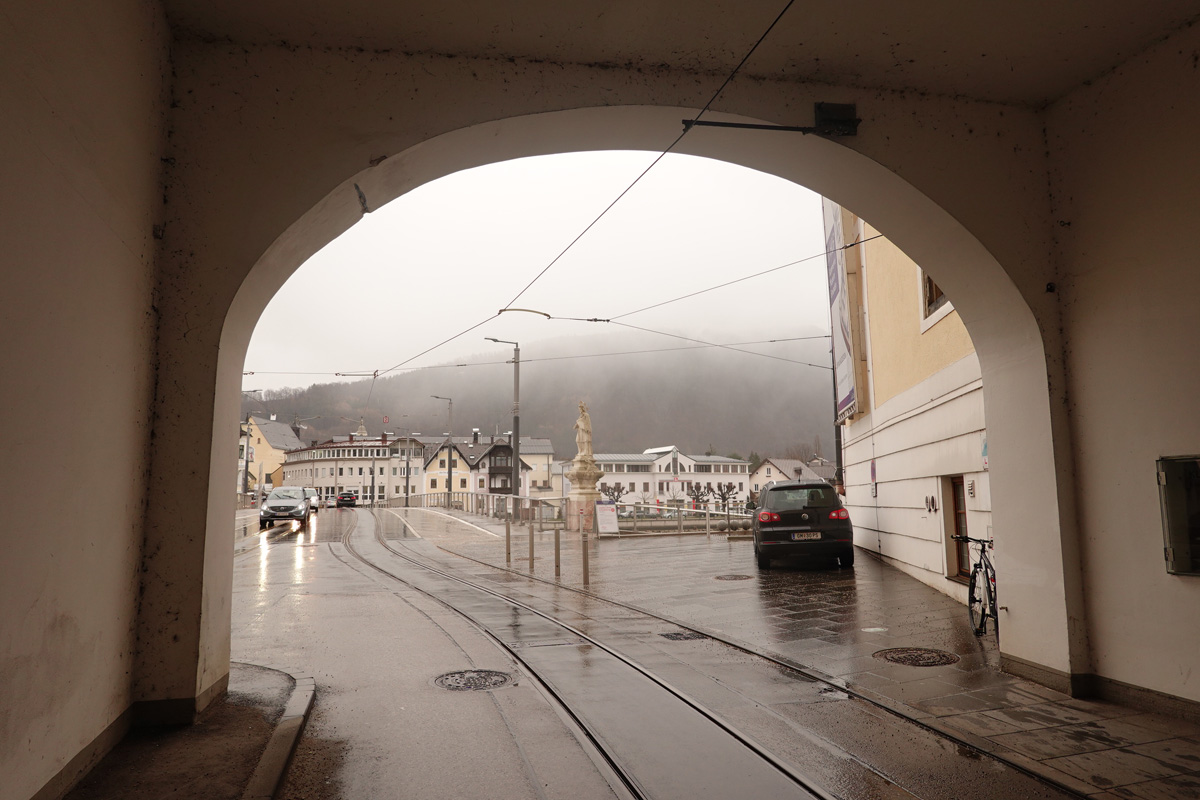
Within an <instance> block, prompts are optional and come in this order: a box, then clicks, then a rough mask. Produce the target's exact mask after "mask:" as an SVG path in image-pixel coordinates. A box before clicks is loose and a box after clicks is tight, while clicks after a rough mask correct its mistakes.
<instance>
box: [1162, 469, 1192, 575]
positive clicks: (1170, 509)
mask: <svg viewBox="0 0 1200 800" xmlns="http://www.w3.org/2000/svg"><path fill="white" fill-rule="evenodd" d="M1157 463H1158V496H1159V500H1160V503H1161V506H1162V521H1163V558H1164V559H1166V562H1167V572H1169V573H1170V574H1172V575H1200V457H1197V456H1170V457H1166V458H1160V459H1159V460H1158V462H1157Z"/></svg>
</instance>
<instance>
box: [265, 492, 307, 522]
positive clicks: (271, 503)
mask: <svg viewBox="0 0 1200 800" xmlns="http://www.w3.org/2000/svg"><path fill="white" fill-rule="evenodd" d="M311 513H312V508H311V507H310V505H309V501H308V496H307V495H306V494H305V493H304V489H303V487H300V486H281V487H279V488H278V489H272V490H271V493H270V494H269V495H267V499H266V500H264V501H263V504H262V509H260V510H259V512H258V529H259V530H262V529H264V528H266V527H267V526H268V525H270V524H272V523H275V522H280V521H282V520H289V521H291V520H295V521H297V522H300V523H301V524H303V525H307V524H308V517H309V515H310V514H311Z"/></svg>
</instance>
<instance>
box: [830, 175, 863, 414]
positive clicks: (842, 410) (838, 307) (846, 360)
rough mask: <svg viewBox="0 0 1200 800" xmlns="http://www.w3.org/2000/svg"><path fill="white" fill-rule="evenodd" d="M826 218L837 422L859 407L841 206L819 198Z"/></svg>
mask: <svg viewBox="0 0 1200 800" xmlns="http://www.w3.org/2000/svg"><path fill="white" fill-rule="evenodd" d="M821 211H822V216H823V217H824V218H825V265H826V267H827V268H828V272H829V317H830V322H831V325H832V330H831V331H830V334H831V335H832V337H833V381H834V387H835V395H836V400H837V421H838V422H841V421H842V420H844V419H845V418H846V417H848V416H850V415H851V414H853V413H854V412H855V411H856V410H857V409H858V396H857V393H856V392H855V385H854V348H853V346H852V345H851V339H850V298H849V296H848V294H847V292H848V288H847V285H846V252H845V250H844V249H843V248H844V247H845V245H846V237H845V236H844V235H843V234H842V207H841V206H839V205H838V204H837V203H835V202H833V201H832V200H830V199H829V198H827V197H822V198H821Z"/></svg>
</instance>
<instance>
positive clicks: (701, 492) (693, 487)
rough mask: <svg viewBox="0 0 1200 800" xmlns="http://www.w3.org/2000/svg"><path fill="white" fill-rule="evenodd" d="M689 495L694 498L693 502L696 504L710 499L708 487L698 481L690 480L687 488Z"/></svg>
mask: <svg viewBox="0 0 1200 800" xmlns="http://www.w3.org/2000/svg"><path fill="white" fill-rule="evenodd" d="M687 495H688V497H690V498H692V503H694V504H695V505H701V504H703V503H704V501H705V500H707V499H708V489H706V488H705V487H703V486H701V485H700V484H699V483H698V482H697V483H691V482H689V484H688V488H687Z"/></svg>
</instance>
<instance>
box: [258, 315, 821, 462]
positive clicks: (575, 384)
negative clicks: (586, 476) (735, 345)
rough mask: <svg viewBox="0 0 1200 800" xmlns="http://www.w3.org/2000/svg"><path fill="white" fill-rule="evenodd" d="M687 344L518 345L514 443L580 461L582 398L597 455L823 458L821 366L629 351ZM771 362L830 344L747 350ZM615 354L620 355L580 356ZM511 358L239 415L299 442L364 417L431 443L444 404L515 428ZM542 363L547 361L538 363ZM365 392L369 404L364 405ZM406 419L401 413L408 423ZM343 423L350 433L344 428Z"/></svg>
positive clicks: (457, 423)
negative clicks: (272, 423) (543, 442)
mask: <svg viewBox="0 0 1200 800" xmlns="http://www.w3.org/2000/svg"><path fill="white" fill-rule="evenodd" d="M670 347H684V348H687V347H692V345H690V344H689V343H687V342H683V341H680V340H678V339H674V340H673V339H665V338H662V337H647V336H640V335H637V336H634V335H628V336H611V337H609V336H605V337H601V336H595V337H573V338H565V339H560V340H550V341H542V342H532V343H530V344H528V345H525V346H523V347H522V348H521V358H522V362H521V434H522V436H544V437H548V438H550V439H551V440H552V441H553V442H554V447H555V453H556V454H557V455H558V457H560V458H570V457H571V456H573V455H574V454H575V437H574V433H573V430H572V426H573V425H574V423H575V419H576V418H577V417H578V415H579V411H578V403H579V401H580V400H583V401H585V402H586V403H587V404H588V410H589V412H590V413H591V415H592V425H593V428H594V442H595V450H596V452H598V453H603V452H607V453H640V452H641V451H642V450H644V449H646V448H649V447H656V446H660V445H667V444H674V445H677V446H678V447H679V448H680V449H681V450H683V451H684V452H689V453H704V452H707V451H710V450H711V451H712V452H715V453H717V454H720V455H728V454H730V453H737V454H740V455H742V456H748V455H749V453H751V452H757V453H760V454H762V455H763V456H767V455H783V454H785V453H790V454H791V455H793V456H799V455H803V454H806V453H809V452H815V451H817V450H820V451H823V453H822V454H823V455H826V456H829V455H830V452H829V451H830V450H831V449H832V441H833V422H832V420H833V410H832V402H833V401H832V395H833V390H832V386H831V383H830V380H831V379H830V371H829V370H828V369H821V368H814V367H810V366H802V365H800V364H795V363H789V362H786V361H781V360H775V359H768V358H762V357H756V356H752V355H746V354H744V353H739V352H733V351H731V350H726V349H721V348H701V349H688V350H675V351H671V352H655V353H640V354H628V351H635V350H644V349H655V350H661V349H662V348H670ZM743 349H747V350H757V351H760V352H764V353H769V354H771V355H773V356H782V357H784V358H789V359H795V360H801V361H808V362H811V363H815V364H827V363H829V354H828V343H827V340H821V339H817V340H815V341H803V342H792V343H787V344H772V345H756V346H746V347H744V348H743ZM613 352H622V353H626V354H623V355H611V356H595V357H588V358H579V357H575V356H578V355H580V354H602V353H613ZM511 355H512V351H511V349H497V350H489V351H487V352H486V353H480V354H476V355H474V356H471V357H468V358H465V359H462V360H461V362H457V363H460V364H461V363H469V364H479V363H480V362H492V363H490V364H484V365H481V366H456V365H447V366H439V367H431V368H426V369H421V370H416V371H412V372H407V373H400V374H396V375H392V376H388V377H383V378H379V379H378V380H376V381H375V384H374V387H373V388H372V385H371V380H370V379H365V380H360V381H356V382H353V383H326V384H316V385H313V386H310V387H308V388H306V389H280V390H270V391H267V392H264V393H262V398H263V400H262V401H257V400H254V399H251V398H250V397H249V396H247V397H246V398H245V399H244V401H243V414H245V413H253V414H266V413H268V412H273V413H276V414H277V415H278V419H279V420H280V421H285V422H291V421H292V420H293V418H294V417H301V418H305V417H318V416H319V417H320V419H313V420H308V421H307V422H305V423H304V424H305V425H307V426H308V427H307V428H306V429H304V430H302V431H301V432H300V438H301V440H302V441H304V442H305V443H306V444H308V443H310V442H311V441H314V440H324V439H327V438H329V437H330V436H332V435H334V434H345V433H349V432H351V431H353V430H355V429H356V428H357V424H356V423H357V420H358V418H359V417H360V416H362V417H365V421H366V427H367V430H368V432H370V433H371V434H375V435H377V434H379V432H380V431H381V430H383V429H384V427H385V426H384V425H383V417H384V416H385V415H387V416H388V417H390V421H389V423H388V425H387V426H386V429H387V430H388V431H390V432H393V433H397V434H399V433H402V432H403V431H405V430H412V431H417V432H420V433H422V434H425V435H438V434H442V433H444V432H445V431H446V430H447V424H446V423H447V420H446V403H445V401H441V400H434V399H433V398H431V397H430V395H434V394H436V395H442V396H445V397H452V398H453V399H454V433H455V434H456V435H466V434H469V433H470V432H471V429H472V428H479V429H480V431H481V433H482V434H483V435H485V436H486V435H489V434H495V433H497V432H499V433H504V432H506V431H509V430H511V428H512V393H513V368H512V365H511V364H507V363H503V360H505V359H508V358H511ZM543 359H544V360H543ZM368 395H369V398H370V399H369V401H368ZM403 415H407V416H406V417H405V416H403ZM341 417H348V418H350V419H353V420H354V421H355V424H351V423H350V422H347V421H344V420H342V419H341Z"/></svg>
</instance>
